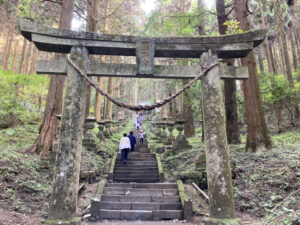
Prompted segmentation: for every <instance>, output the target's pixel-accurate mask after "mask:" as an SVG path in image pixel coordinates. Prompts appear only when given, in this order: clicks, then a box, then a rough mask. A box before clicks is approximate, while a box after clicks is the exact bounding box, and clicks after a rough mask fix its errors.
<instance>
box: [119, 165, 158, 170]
mask: <svg viewBox="0 0 300 225" xmlns="http://www.w3.org/2000/svg"><path fill="white" fill-rule="evenodd" d="M118 169H119V170H123V169H131V170H157V169H158V167H157V166H147V165H146V166H143V165H130V164H129V165H128V164H121V165H115V169H114V170H118Z"/></svg>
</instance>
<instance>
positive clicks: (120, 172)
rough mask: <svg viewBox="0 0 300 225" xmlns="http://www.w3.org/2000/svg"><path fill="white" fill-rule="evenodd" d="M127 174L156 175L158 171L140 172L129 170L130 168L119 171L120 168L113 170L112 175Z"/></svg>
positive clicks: (144, 170) (142, 170)
mask: <svg viewBox="0 0 300 225" xmlns="http://www.w3.org/2000/svg"><path fill="white" fill-rule="evenodd" d="M127 173H131V174H134V173H137V174H138V173H139V174H144V173H146V174H149V173H150V174H157V173H158V169H157V168H155V169H140V170H136V169H130V168H126V169H120V168H117V169H115V170H114V174H127Z"/></svg>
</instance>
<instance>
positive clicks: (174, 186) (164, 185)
mask: <svg viewBox="0 0 300 225" xmlns="http://www.w3.org/2000/svg"><path fill="white" fill-rule="evenodd" d="M105 187H119V188H150V189H176V190H177V183H156V184H153V183H148V184H147V183H144V184H135V183H131V184H126V183H106V185H105Z"/></svg>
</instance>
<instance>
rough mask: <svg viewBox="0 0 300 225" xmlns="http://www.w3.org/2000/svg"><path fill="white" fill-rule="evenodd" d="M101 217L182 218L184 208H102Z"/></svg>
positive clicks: (119, 218)
mask: <svg viewBox="0 0 300 225" xmlns="http://www.w3.org/2000/svg"><path fill="white" fill-rule="evenodd" d="M99 217H100V219H115V220H155V221H157V220H167V219H178V220H182V218H183V211H182V210H111V209H100V210H99Z"/></svg>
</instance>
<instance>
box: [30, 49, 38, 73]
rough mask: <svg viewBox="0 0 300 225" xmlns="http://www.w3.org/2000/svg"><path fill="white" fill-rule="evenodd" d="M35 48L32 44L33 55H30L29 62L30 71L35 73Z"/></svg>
mask: <svg viewBox="0 0 300 225" xmlns="http://www.w3.org/2000/svg"><path fill="white" fill-rule="evenodd" d="M37 52H38V50H37V48H36V47H35V46H33V56H32V62H31V68H30V73H35V63H36V58H37Z"/></svg>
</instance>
